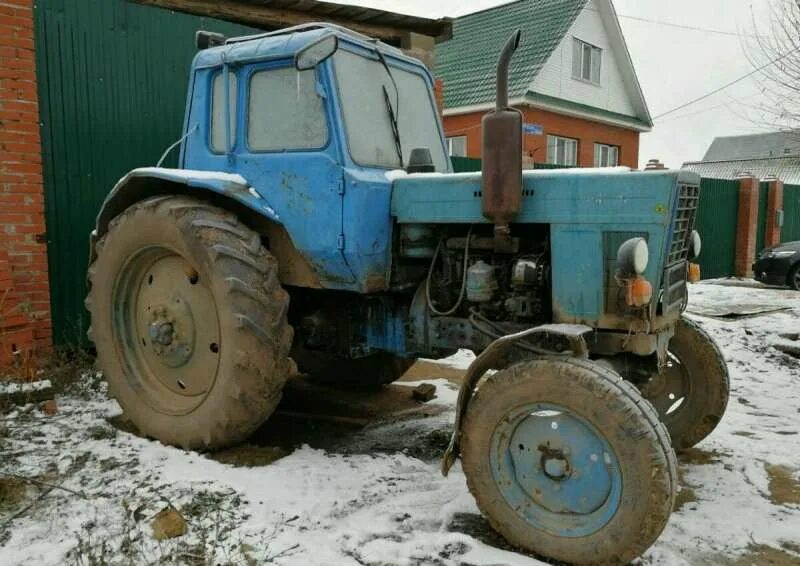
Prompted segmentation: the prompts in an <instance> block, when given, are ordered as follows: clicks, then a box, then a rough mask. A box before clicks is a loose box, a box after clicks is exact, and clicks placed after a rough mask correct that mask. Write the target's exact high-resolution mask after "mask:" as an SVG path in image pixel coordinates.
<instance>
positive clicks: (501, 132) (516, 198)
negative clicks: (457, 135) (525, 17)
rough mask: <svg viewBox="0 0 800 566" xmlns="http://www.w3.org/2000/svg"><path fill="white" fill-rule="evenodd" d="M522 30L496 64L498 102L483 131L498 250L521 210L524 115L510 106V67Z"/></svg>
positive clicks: (486, 195)
mask: <svg viewBox="0 0 800 566" xmlns="http://www.w3.org/2000/svg"><path fill="white" fill-rule="evenodd" d="M520 36H521V33H520V31H519V30H517V31H516V32H514V34H513V35H512V36H511V37H510V38H509V40H508V41H507V42H506V45H505V47H503V51H502V52H501V53H500V58H499V59H498V61H497V101H496V104H495V109H494V110H492V111H491V112H489V113H488V114H486V115H485V116H484V117H483V119H482V121H481V125H482V129H483V148H482V158H483V169H482V177H483V191H482V192H483V196H482V198H481V210H482V212H483V216H484V217H485V218H486V219H487V220H490V221H491V222H492V223H493V224H494V233H495V244H496V247H503V245H502V242H503V241H506V242H507V241H508V240H509V239H510V233H511V232H510V229H509V224H510V223H511V221H512V220H514V218H515V217H516V216H517V214H519V211H520V208H521V207H522V112H520V111H519V110H517V109H515V108H511V107H509V105H508V66H509V63H510V62H511V56H512V55H513V54H514V51H516V49H517V46H519V40H520Z"/></svg>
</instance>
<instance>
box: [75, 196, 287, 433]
mask: <svg viewBox="0 0 800 566" xmlns="http://www.w3.org/2000/svg"><path fill="white" fill-rule="evenodd" d="M96 251H97V259H96V260H95V261H94V263H92V265H91V266H90V268H89V285H90V292H89V297H88V298H87V302H86V305H87V308H88V309H89V311H90V312H91V315H92V327H91V331H90V332H91V334H90V337H91V338H92V339H93V340H94V342H95V345H96V346H97V361H98V365H99V366H100V368H101V369H102V370H103V375H104V376H105V378H106V380H107V381H108V386H109V392H110V393H111V395H112V396H113V397H115V398H116V399H117V401H119V404H120V405H121V406H122V409H123V410H124V412H125V417H126V418H127V419H128V420H130V421H131V422H132V423H133V424H134V425H135V426H136V427H137V428H138V429H139V430H140V431H141V432H142V433H144V434H145V435H147V436H151V437H153V438H156V439H158V440H161V441H162V442H165V443H167V444H175V445H178V446H182V447H184V448H193V449H216V448H222V447H225V446H227V445H230V444H234V443H236V442H239V441H241V440H244V439H245V438H246V437H247V436H248V435H249V434H250V433H251V432H252V431H253V430H255V429H256V428H257V427H258V426H259V425H260V424H261V423H262V422H264V421H265V420H266V419H267V417H269V415H270V414H271V413H272V411H273V410H274V409H275V407H276V406H277V404H278V401H279V400H280V397H281V389H282V388H283V385H284V382H285V380H286V377H287V375H288V372H289V369H290V367H291V360H290V358H289V347H290V345H291V342H292V329H291V327H290V326H289V324H288V322H287V318H286V312H287V309H288V305H289V296H288V294H287V293H286V291H284V290H283V289H282V288H281V286H280V283H279V282H278V270H277V263H276V261H275V259H274V258H273V257H272V256H271V255H270V253H269V252H268V251H267V250H266V249H265V248H264V247H263V246H262V245H261V241H260V238H259V236H258V234H256V233H255V232H253V231H252V230H250V229H249V228H247V227H246V226H244V225H243V224H242V223H241V222H240V221H239V220H238V219H237V218H236V216H235V215H233V214H231V213H229V212H226V211H224V210H222V209H219V208H217V207H214V206H211V205H209V204H207V203H204V202H203V201H199V200H196V199H192V198H188V197H183V196H162V197H154V198H150V199H148V200H145V201H142V202H140V203H137V204H134V205H133V206H131V207H130V208H128V209H127V210H126V211H125V212H123V213H122V214H121V215H120V216H118V217H116V218H115V219H114V220H113V221H112V222H111V224H110V226H109V230H108V233H106V234H105V235H104V236H103V238H102V239H101V240H100V241H99V242H98V243H97V247H96Z"/></svg>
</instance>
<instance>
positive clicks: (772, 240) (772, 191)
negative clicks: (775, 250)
mask: <svg viewBox="0 0 800 566" xmlns="http://www.w3.org/2000/svg"><path fill="white" fill-rule="evenodd" d="M779 210H783V181H780V180H775V181H769V193H768V196H767V228H766V230H767V231H766V234H764V246H765V247H768V246H777V245H778V244H780V243H781V227H780V226H778V223H777V222H776V220H777V219H778V211H779ZM757 251H761V250H757Z"/></svg>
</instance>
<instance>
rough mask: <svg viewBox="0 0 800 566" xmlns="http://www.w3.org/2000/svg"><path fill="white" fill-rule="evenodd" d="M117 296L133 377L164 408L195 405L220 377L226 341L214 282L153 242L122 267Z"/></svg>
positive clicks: (120, 341) (125, 358)
mask: <svg viewBox="0 0 800 566" xmlns="http://www.w3.org/2000/svg"><path fill="white" fill-rule="evenodd" d="M112 300H113V309H112V317H113V320H112V323H113V324H112V327H113V332H114V333H115V337H114V338H115V344H116V345H117V355H118V356H119V358H120V359H121V361H122V362H123V365H124V367H125V369H126V371H125V374H126V378H127V380H128V382H129V384H130V385H131V386H132V387H133V388H134V389H135V390H136V391H137V393H138V394H139V395H140V396H141V398H142V399H143V400H144V401H145V402H146V403H147V404H148V405H149V406H150V407H151V408H153V409H155V410H156V411H158V412H160V413H164V414H173V415H175V414H186V413H188V412H190V411H192V410H194V409H195V408H196V407H197V406H198V405H199V404H200V403H202V401H203V399H205V397H206V395H207V394H208V392H209V391H210V390H211V388H212V387H213V385H214V381H215V379H216V375H217V368H218V363H219V352H220V348H221V344H220V330H219V316H218V313H217V308H216V303H215V301H214V296H213V294H212V293H211V289H210V286H209V285H208V282H207V281H204V280H203V279H201V278H200V276H199V274H198V272H197V270H196V269H195V268H194V267H193V266H192V265H191V264H190V263H189V262H188V261H187V260H186V259H185V258H183V257H182V256H181V255H180V254H178V253H176V252H174V251H172V250H170V249H167V248H163V247H149V248H146V249H144V250H142V251H140V252H139V253H137V254H136V255H134V256H133V257H131V258H130V259H129V260H128V261H127V262H126V263H125V265H124V266H123V267H122V269H121V270H120V274H119V277H118V279H117V282H116V285H115V288H114V292H113V298H112Z"/></svg>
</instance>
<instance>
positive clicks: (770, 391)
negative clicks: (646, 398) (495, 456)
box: [0, 284, 800, 565]
mask: <svg viewBox="0 0 800 566" xmlns="http://www.w3.org/2000/svg"><path fill="white" fill-rule="evenodd" d="M737 305H738V306H740V307H742V308H740V309H738V311H740V312H744V313H746V316H738V315H737V314H736V313H737V309H736V308H735V307H736V306H737ZM774 308H780V309H785V310H777V311H776V310H770V309H774ZM764 309H766V310H767V311H769V312H766V313H765V314H758V311H759V310H764ZM689 310H690V314H689V316H692V317H693V318H695V319H696V320H698V321H699V322H700V323H701V324H702V325H703V327H704V328H705V329H706V330H708V331H709V332H710V333H711V334H712V335H713V336H714V337H715V338H716V340H717V341H718V343H719V345H720V346H721V348H722V350H723V352H724V355H725V358H726V361H727V362H728V366H729V368H730V373H731V380H732V383H731V387H732V392H731V394H732V396H731V402H730V405H729V407H728V411H727V413H726V415H725V418H724V419H723V421H722V422H721V423H720V425H719V427H718V428H717V430H716V431H715V432H714V433H713V434H712V435H711V436H709V437H708V438H707V439H706V440H705V441H703V442H702V443H701V444H700V445H699V446H698V447H696V449H694V450H693V451H692V452H691V453H690V454H689V455H687V456H682V457H681V462H680V475H681V480H682V490H681V492H680V493H679V502H678V506H677V509H676V511H675V513H674V514H673V515H672V518H671V520H670V523H669V525H668V526H667V528H666V530H665V532H664V533H663V535H662V536H661V538H660V539H659V541H658V542H657V543H656V544H655V545H654V546H653V547H652V548H651V549H650V550H649V551H648V552H647V554H646V555H645V556H644V557H643V558H642V559H641V562H642V563H644V564H669V565H672V564H720V563H727V564H751V563H756V564H759V563H771V564H790V563H800V434H798V433H799V432H800V430H799V429H800V426H799V423H800V360H798V359H796V358H794V357H792V356H790V355H787V354H784V353H783V352H781V351H778V350H777V349H775V348H773V347H772V345H773V344H776V343H778V342H780V341H782V342H786V341H788V342H789V343H791V342H792V341H793V340H796V338H797V334H798V332H800V293H796V292H791V291H783V290H776V289H764V288H757V287H755V288H754V287H749V286H730V285H715V284H701V285H695V286H693V287H692V290H691V299H690V307H689ZM782 334H783V335H786V336H783V337H781V336H780V335H782ZM798 345H799V346H800V343H798ZM471 359H472V356H471V354H469V353H465V352H462V353H459V354H458V355H456V356H455V357H454V358H451V359H448V360H444V361H443V364H441V365H439V366H432V365H428V366H422V367H421V368H420V367H418V368H416V371H414V374H413V377H411V378H409V379H414V380H419V379H420V378H424V377H430V378H431V379H430V380H428V381H430V382H432V383H434V384H435V385H436V386H437V398H435V399H434V400H432V401H430V402H429V403H427V404H426V405H424V406H422V407H418V408H414V407H413V406H412V405H410V404H408V403H406V405H408V406H407V407H406V408H405V409H404V410H402V411H400V412H396V413H395V414H394V415H392V416H388V415H387V416H386V417H385V418H382V419H380V418H379V419H374V418H373V419H371V421H370V423H369V424H368V425H367V426H366V427H365V428H362V429H359V428H357V427H355V426H352V425H353V423H354V422H355V423H356V424H357V423H358V422H360V421H357V419H350V421H348V420H347V419H340V420H341V421H344V422H345V424H347V426H344V427H343V426H341V423H340V422H339V421H337V420H336V419H334V420H332V421H324V420H323V421H321V422H319V421H316V422H315V424H308V422H307V421H304V420H302V419H301V420H298V419H294V420H292V419H291V418H280V416H279V417H276V421H274V422H273V423H272V429H270V424H269V423H268V425H267V427H266V430H267V431H268V433H267V434H265V435H262V436H261V437H259V438H257V439H254V440H253V442H252V444H251V445H248V446H246V447H244V448H241V449H239V451H238V452H237V451H235V450H234V451H231V452H229V453H228V454H227V455H221V456H217V457H216V459H212V458H210V457H207V456H205V455H201V454H196V453H190V452H185V451H182V450H178V449H175V448H170V447H166V446H163V445H161V444H160V443H158V442H155V441H150V440H146V439H143V438H139V437H138V436H135V435H133V434H131V433H129V432H125V430H124V428H119V427H116V426H115V423H116V421H115V420H114V419H113V417H114V416H116V415H118V414H119V412H120V411H119V408H118V406H117V405H116V403H115V402H114V401H111V400H108V399H107V397H106V396H105V393H104V387H103V385H102V384H99V383H97V380H96V377H93V376H90V377H87V385H86V390H87V392H86V393H84V394H83V395H71V396H63V397H60V398H58V399H57V401H58V407H59V413H58V414H56V415H50V416H46V415H45V414H43V413H41V412H40V411H38V410H36V409H35V408H33V407H27V408H25V407H23V408H18V409H16V410H15V411H14V412H12V413H10V414H5V415H0V458H2V460H0V479H3V478H5V480H4V484H3V485H5V486H6V487H5V491H3V489H0V564H3V565H12V564H64V563H76V564H99V563H111V564H114V563H120V564H140V563H156V562H166V563H172V562H175V563H192V564H200V563H214V564H228V563H232V564H262V563H276V564H303V565H305V564H320V565H322V564H325V565H329V564H337V565H338V564H342V565H349V564H352V565H358V564H541V562H539V561H537V560H535V559H533V558H529V557H525V556H522V555H519V554H516V553H514V552H512V551H511V550H510V549H509V548H508V547H507V546H505V545H504V543H503V542H502V540H500V539H499V538H498V537H497V536H496V535H494V534H493V533H492V531H491V529H489V527H488V526H487V524H486V522H485V521H484V520H483V519H482V518H481V517H480V515H479V514H478V510H477V508H476V506H475V504H474V502H473V500H472V497H471V496H470V494H469V492H468V491H467V487H466V482H465V480H464V476H463V474H462V473H461V470H460V467H459V465H458V464H457V465H456V467H455V468H454V469H453V471H452V472H451V474H450V476H449V477H448V478H443V477H442V476H441V474H440V473H439V459H438V458H439V456H440V455H441V452H442V451H443V449H444V447H445V445H446V443H447V435H448V433H449V430H450V428H451V426H452V425H451V423H452V419H453V411H452V407H453V405H454V403H455V397H456V389H455V388H456V386H455V385H453V383H452V381H454V380H455V379H453V376H454V375H455V377H456V378H457V374H458V371H457V369H458V368H464V367H466V366H467V365H468V364H469V362H470V361H471ZM412 371H413V370H412ZM421 374H422V375H421ZM448 378H450V379H448ZM415 384H416V382H405V383H402V384H400V385H395V386H392V387H391V388H388V390H387V392H386V393H385V394H386V395H394V396H396V397H397V398H398V399H400V398H403V399H405V398H407V397H408V395H407V394H406V392H407V391H408V392H410V388H411V387H413V385H415ZM384 404H385V402H384ZM409 407H411V408H409ZM286 413H287V415H290V414H291V411H287V412H286ZM109 419H111V420H109ZM312 420H313V419H312ZM351 421H352V422H351ZM275 427H284V428H283V429H281V430H275ZM337 427H338V428H337ZM339 428H341V429H342V430H341V431H339ZM304 435H307V436H308V438H309V444H310V446H309V445H300V446H297V447H293V446H292V444H293V443H294V440H287V441H286V442H285V443H281V442H270V440H269V439H270V438H272V439H274V438H278V439H281V438H286V439H302V438H303V437H304ZM265 438H266V439H267V440H265ZM275 444H279V445H280V446H279V447H277V448H276V447H275V446H274V445H275ZM312 446H316V447H312ZM278 456H283V457H281V458H278V459H277V460H275V458H276V457H278ZM272 460H274V461H272ZM226 462H227V463H226ZM243 464H245V465H243ZM9 478H10V480H9ZM22 478H28V480H25V479H22ZM31 478H33V479H35V481H34V482H32V481H29V480H30V479H31ZM14 480H16V481H17V483H16V484H15V483H14ZM9 485H10V486H12V487H13V486H14V485H16V487H17V488H18V489H17V490H16V491H9V489H10V488H9ZM170 505H171V506H173V507H175V508H176V509H178V510H179V511H180V512H181V513H182V514H183V515H184V516H185V517H186V519H187V520H188V532H187V534H186V535H184V536H182V537H179V538H176V539H170V540H167V541H162V542H159V541H156V540H155V539H154V538H153V536H152V530H151V526H150V525H151V521H152V518H153V516H154V515H155V514H156V513H158V512H159V511H160V510H162V509H164V508H165V507H168V506H170ZM203 561H205V562H203Z"/></svg>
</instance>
